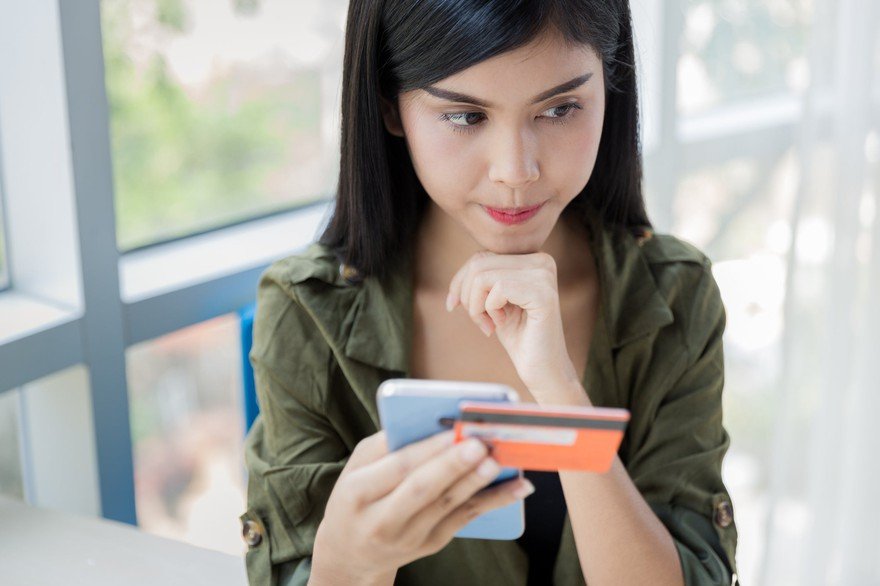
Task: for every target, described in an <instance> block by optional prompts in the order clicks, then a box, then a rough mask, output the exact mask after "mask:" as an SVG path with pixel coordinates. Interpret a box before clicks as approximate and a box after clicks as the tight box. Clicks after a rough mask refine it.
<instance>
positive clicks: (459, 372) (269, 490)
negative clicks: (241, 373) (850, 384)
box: [241, 0, 736, 586]
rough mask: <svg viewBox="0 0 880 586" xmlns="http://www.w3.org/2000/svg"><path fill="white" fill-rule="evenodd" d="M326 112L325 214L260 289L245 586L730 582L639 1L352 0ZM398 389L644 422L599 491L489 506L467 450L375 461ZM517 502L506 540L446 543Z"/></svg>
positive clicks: (496, 496)
mask: <svg viewBox="0 0 880 586" xmlns="http://www.w3.org/2000/svg"><path fill="white" fill-rule="evenodd" d="M342 99H343V105H342V108H343V111H342V157H341V169H340V177H339V187H338V194H337V198H336V208H335V212H334V214H333V217H332V218H331V220H330V222H329V224H328V226H327V228H326V230H325V232H324V233H323V235H322V237H321V238H320V241H319V242H317V243H315V244H313V245H312V246H311V247H309V248H308V250H307V251H305V252H304V253H302V254H298V255H295V256H292V257H289V258H286V259H283V260H280V261H278V262H276V263H274V264H273V265H272V266H271V267H270V268H269V269H267V271H266V272H265V273H264V274H263V276H262V278H261V281H260V285H259V289H258V306H257V317H256V321H255V325H254V345H253V349H252V351H251V354H250V358H251V362H252V364H253V366H254V371H255V377H256V383H257V393H258V398H259V401H260V407H261V415H260V417H259V418H258V419H257V421H256V423H255V424H254V426H253V428H252V430H251V432H250V434H249V436H248V440H247V450H246V459H247V464H248V471H249V484H248V510H247V511H246V512H245V513H244V514H243V515H242V517H241V519H242V521H243V529H244V536H245V540H246V541H247V543H248V545H249V550H248V553H247V567H248V573H249V578H250V581H251V583H252V584H306V583H309V584H358V585H369V584H392V583H396V584H419V585H423V584H424V585H432V584H455V585H467V584H474V585H494V584H498V585H501V584H505V585H510V584H513V585H517V584H519V585H526V584H557V585H564V586H568V585H575V584H584V582H585V581H586V582H587V583H589V584H590V585H591V586H597V585H598V586H601V585H603V584H613V585H620V584H649V583H650V584H670V585H671V584H730V583H731V582H733V581H735V579H736V578H735V561H734V553H735V548H736V527H735V524H734V523H733V517H732V507H731V503H730V497H729V494H728V492H727V490H726V489H725V487H724V484H723V483H722V480H721V461H722V458H723V456H724V453H725V452H726V450H727V447H728V445H729V437H728V435H727V433H726V431H725V430H724V428H723V426H722V419H721V391H722V386H723V356H722V344H721V336H722V332H723V330H724V322H725V314H724V308H723V306H722V303H721V299H720V296H719V293H718V288H717V286H716V284H715V281H714V279H713V278H712V273H711V270H710V263H709V261H708V259H707V258H706V257H705V256H704V255H703V254H702V253H701V252H700V251H698V250H697V249H695V248H694V247H693V246H691V245H688V244H686V243H684V242H682V241H680V240H677V239H676V238H674V237H672V236H667V235H657V236H654V235H653V233H652V231H651V224H650V222H649V221H648V218H647V215H646V212H645V205H644V201H643V197H642V191H641V164H640V154H639V141H638V116H637V95H636V76H635V69H634V58H633V39H632V27H631V20H630V10H629V6H628V2H627V0H458V1H453V0H351V3H350V8H349V13H348V26H347V31H346V46H345V60H344V74H343V88H342ZM401 376H404V377H414V378H432V379H455V380H473V381H496V382H503V383H506V384H509V385H510V386H512V387H513V388H515V389H516V390H517V391H518V393H519V395H520V397H521V400H522V401H532V402H536V403H539V404H547V405H598V406H613V407H624V408H627V409H629V410H630V411H631V416H632V419H631V421H630V424H629V426H628V428H627V432H626V435H625V438H624V441H623V443H622V445H621V448H620V451H619V453H618V457H617V458H616V460H615V462H614V464H613V466H612V468H611V470H610V471H609V472H607V473H606V474H601V475H600V474H591V473H577V472H572V471H561V472H560V473H558V474H555V473H535V472H527V474H526V475H527V477H528V479H527V480H512V481H509V482H506V483H504V484H501V485H498V486H496V487H493V488H491V489H489V490H482V491H481V489H482V488H484V487H486V485H487V484H488V483H489V482H490V480H491V479H492V478H494V476H495V475H496V474H497V472H498V465H497V463H495V462H494V461H493V460H492V458H491V456H490V455H488V454H487V453H486V449H485V448H484V447H483V446H482V444H480V443H479V442H478V441H476V440H470V442H474V443H473V445H472V444H471V443H470V442H464V443H462V444H458V445H452V442H451V438H450V437H449V433H442V434H438V435H436V436H433V437H431V438H428V439H426V440H424V441H421V442H418V443H416V444H413V445H411V446H408V447H407V448H404V449H403V450H400V451H398V452H395V453H389V452H388V450H387V447H386V445H385V440H384V436H383V434H382V432H381V431H378V428H379V425H378V416H377V411H376V401H375V393H376V388H377V386H378V385H379V383H380V382H381V381H382V380H385V379H387V378H391V377H401ZM528 480H531V481H532V482H531V483H530V482H529V481H528ZM533 485H536V486H537V491H536V492H534V494H533V495H532V496H528V497H527V495H528V494H530V492H531V491H532V490H533V488H534V486H533ZM520 498H526V533H525V535H523V537H522V538H520V539H519V540H516V541H501V540H478V539H458V538H453V535H454V534H455V533H456V532H457V531H458V529H460V528H461V527H462V526H464V525H465V524H466V523H467V522H469V521H470V520H471V519H472V518H473V517H474V516H475V515H479V514H481V513H483V512H485V511H487V510H490V509H493V508H495V507H500V506H504V505H507V504H509V503H511V502H514V501H515V500H516V499H520Z"/></svg>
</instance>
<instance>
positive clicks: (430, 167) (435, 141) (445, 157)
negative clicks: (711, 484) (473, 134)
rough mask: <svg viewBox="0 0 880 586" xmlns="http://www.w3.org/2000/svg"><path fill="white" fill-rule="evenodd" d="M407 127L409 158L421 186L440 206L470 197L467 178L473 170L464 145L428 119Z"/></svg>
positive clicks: (411, 123)
mask: <svg viewBox="0 0 880 586" xmlns="http://www.w3.org/2000/svg"><path fill="white" fill-rule="evenodd" d="M404 124H405V131H406V137H407V144H408V146H409V153H410V157H411V158H412V161H413V167H414V168H415V171H416V175H417V176H418V178H419V181H421V183H422V186H424V188H425V190H426V191H427V192H428V194H429V195H430V196H431V198H432V199H434V200H435V201H437V202H438V203H441V204H442V203H444V202H448V203H450V204H454V201H455V199H456V198H461V197H462V195H463V194H465V193H467V180H466V176H467V175H468V174H469V173H470V172H472V170H473V169H472V167H473V164H471V165H468V161H469V160H470V161H473V159H472V158H471V157H469V153H468V151H467V149H466V148H463V145H464V144H465V143H464V141H462V139H461V137H460V136H458V135H457V134H455V133H454V132H452V131H450V130H447V129H445V128H443V126H442V124H443V123H442V122H439V121H434V120H431V119H430V116H429V115H425V117H424V119H422V118H416V119H411V120H409V121H406V122H405V123H404Z"/></svg>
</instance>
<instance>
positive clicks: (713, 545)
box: [627, 260, 738, 586]
mask: <svg viewBox="0 0 880 586" xmlns="http://www.w3.org/2000/svg"><path fill="white" fill-rule="evenodd" d="M689 264H690V267H691V268H689V270H686V271H685V273H689V274H691V275H693V274H695V273H697V274H698V275H699V276H698V277H697V279H696V282H695V280H694V279H692V278H689V279H687V281H689V282H682V283H680V288H679V291H680V292H681V293H679V295H681V296H682V297H681V298H680V299H679V302H678V303H677V305H678V312H679V315H678V316H677V317H676V321H679V324H680V327H681V330H680V331H681V334H682V336H683V339H684V341H685V346H686V348H687V351H686V357H685V358H683V361H684V366H683V367H681V366H680V367H679V369H676V373H677V374H676V375H674V378H673V382H672V383H671V384H668V385H665V389H666V390H665V391H664V393H663V397H662V398H661V399H660V401H659V403H658V405H657V408H656V412H655V414H654V419H653V421H652V422H651V424H650V427H649V432H648V433H647V434H646V435H645V436H644V437H643V438H642V439H641V441H640V442H639V445H637V446H635V447H634V448H633V449H632V451H631V452H630V457H629V462H628V465H627V468H628V471H629V473H630V476H631V478H632V479H633V483H634V484H635V485H636V487H637V488H638V489H639V491H640V492H641V493H642V495H643V496H644V498H645V500H646V501H647V502H648V504H649V505H650V506H651V508H652V510H653V511H654V513H655V514H656V515H657V517H658V518H659V519H660V520H661V522H663V524H664V525H665V526H666V528H667V529H668V530H669V532H670V534H671V535H672V538H673V540H674V541H675V546H676V548H677V550H678V553H679V558H680V560H681V565H682V570H683V572H684V578H685V584H687V585H689V586H692V585H699V586H717V585H722V584H723V585H730V584H738V581H737V577H736V562H735V550H736V540H737V532H736V525H735V523H734V522H733V507H732V504H731V499H730V495H729V494H728V492H727V489H726V488H725V486H724V483H723V482H722V479H721V462H722V459H723V457H724V454H725V453H726V451H727V448H728V446H729V444H730V438H729V436H728V434H727V432H726V430H725V429H724V427H723V425H722V403H721V394H722V388H723V386H724V356H723V349H722V334H723V332H724V327H725V319H726V318H725V310H724V306H723V303H722V300H721V295H720V292H719V290H718V286H717V284H716V282H715V279H714V277H713V276H712V272H711V268H710V263H709V261H708V260H706V261H705V262H704V263H703V265H702V268H701V269H698V268H696V267H695V265H694V264H693V263H689Z"/></svg>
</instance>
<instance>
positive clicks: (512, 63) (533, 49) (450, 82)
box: [409, 33, 602, 107]
mask: <svg viewBox="0 0 880 586" xmlns="http://www.w3.org/2000/svg"><path fill="white" fill-rule="evenodd" d="M586 73H592V74H593V75H592V76H591V78H590V80H589V81H588V82H587V83H586V84H584V86H582V88H583V87H588V86H595V85H597V84H601V83H602V81H601V78H602V62H601V60H600V59H599V56H598V55H597V54H596V52H595V50H594V49H593V48H592V47H591V46H589V45H572V44H569V43H567V42H565V40H564V39H563V38H562V37H561V35H559V34H553V33H546V34H543V35H541V36H539V37H537V38H535V39H534V40H532V41H531V42H530V43H529V44H527V45H524V46H522V47H519V48H517V49H513V50H511V51H507V52H505V53H502V54H500V55H496V56H494V57H492V58H490V59H486V60H484V61H481V62H479V63H476V64H474V65H472V66H470V67H468V68H467V69H463V70H462V71H459V72H457V73H455V74H453V75H450V76H449V77H446V78H444V79H442V80H440V81H438V82H436V83H434V84H432V87H436V88H442V89H444V90H451V91H454V92H459V93H465V94H467V95H469V96H474V97H479V98H480V99H481V100H483V101H485V102H488V103H490V104H494V105H498V106H499V107H503V106H508V105H509V106H512V107H516V106H529V105H531V102H532V99H533V98H534V97H535V96H536V95H538V94H540V93H541V92H543V91H545V90H547V89H549V88H552V87H554V86H557V85H559V84H561V83H563V82H566V81H569V80H571V79H574V78H576V77H579V76H582V75H584V74H586ZM409 93H411V94H413V95H412V96H411V97H413V98H414V97H419V98H421V99H424V100H429V101H430V100H438V98H435V97H433V96H431V95H430V94H428V92H426V91H424V90H414V91H413V92H409Z"/></svg>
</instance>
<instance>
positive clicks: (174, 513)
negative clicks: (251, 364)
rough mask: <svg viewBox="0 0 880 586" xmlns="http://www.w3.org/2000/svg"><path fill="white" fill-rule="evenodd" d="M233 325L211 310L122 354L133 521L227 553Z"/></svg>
mask: <svg viewBox="0 0 880 586" xmlns="http://www.w3.org/2000/svg"><path fill="white" fill-rule="evenodd" d="M238 323H239V322H238V318H237V317H236V316H224V317H220V318H217V319H214V320H211V321H209V322H206V323H202V324H199V325H196V326H192V327H189V328H186V329H185V330H181V331H179V332H175V333H173V334H169V335H167V336H164V337H162V338H159V339H157V340H153V341H150V342H145V343H143V344H139V345H137V346H134V347H132V348H130V349H129V350H128V352H127V354H126V361H127V370H128V388H129V401H130V412H131V428H132V441H133V445H134V463H135V498H136V502H137V514H138V525H139V526H140V527H141V528H142V529H144V530H146V531H149V532H151V533H155V534H158V535H161V536H164V537H170V538H173V539H179V540H182V541H187V542H190V543H192V544H195V545H199V546H202V547H208V548H211V549H216V550H219V551H225V552H228V553H233V554H241V553H242V552H243V547H244V545H243V542H242V540H241V537H240V535H239V531H240V527H239V523H238V516H239V515H240V514H241V513H242V512H243V511H244V507H245V501H244V491H245V487H244V482H245V472H244V464H243V458H244V456H243V452H242V447H243V443H244V423H243V415H242V407H241V404H242V398H241V392H242V391H241V381H240V376H241V367H240V360H241V358H240V356H241V350H240V346H239V335H238V331H239V330H238V327H239V326H238Z"/></svg>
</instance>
